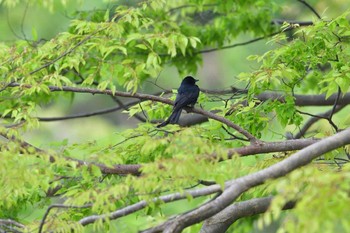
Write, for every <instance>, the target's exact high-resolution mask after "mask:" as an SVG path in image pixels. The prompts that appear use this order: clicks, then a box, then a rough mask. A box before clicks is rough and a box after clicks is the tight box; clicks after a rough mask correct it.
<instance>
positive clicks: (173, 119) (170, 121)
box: [157, 108, 182, 128]
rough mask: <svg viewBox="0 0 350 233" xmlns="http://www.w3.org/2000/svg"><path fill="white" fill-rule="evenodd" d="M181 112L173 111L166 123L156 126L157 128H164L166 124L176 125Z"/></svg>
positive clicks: (178, 110)
mask: <svg viewBox="0 0 350 233" xmlns="http://www.w3.org/2000/svg"><path fill="white" fill-rule="evenodd" d="M181 111H182V109H181V108H180V109H174V110H173V112H172V113H171V115H170V116H169V118H168V119H166V121H164V122H163V123H161V124H159V125H157V128H160V127H164V126H166V125H167V124H177V123H178V122H179V119H180V116H181Z"/></svg>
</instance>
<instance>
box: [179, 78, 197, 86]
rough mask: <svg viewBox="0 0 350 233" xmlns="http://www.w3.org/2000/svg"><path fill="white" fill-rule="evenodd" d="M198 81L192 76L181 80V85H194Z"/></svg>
mask: <svg viewBox="0 0 350 233" xmlns="http://www.w3.org/2000/svg"><path fill="white" fill-rule="evenodd" d="M198 81H199V80H198V79H194V78H193V77H192V76H186V77H185V78H184V79H183V80H182V83H184V84H193V85H194V84H195V83H196V82H198Z"/></svg>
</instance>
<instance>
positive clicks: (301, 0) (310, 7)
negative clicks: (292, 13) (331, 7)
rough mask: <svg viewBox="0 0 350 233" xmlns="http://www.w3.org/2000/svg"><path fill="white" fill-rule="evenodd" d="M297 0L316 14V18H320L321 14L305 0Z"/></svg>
mask: <svg viewBox="0 0 350 233" xmlns="http://www.w3.org/2000/svg"><path fill="white" fill-rule="evenodd" d="M297 1H298V2H300V3H302V4H304V5H305V6H306V7H307V8H309V9H310V10H311V11H312V12H313V13H314V14H315V15H316V16H317V18H318V19H322V18H321V16H320V15H319V14H318V13H317V11H316V10H315V9H314V8H313V7H312V6H311V5H310V4H309V3H307V2H306V1H305V0H297Z"/></svg>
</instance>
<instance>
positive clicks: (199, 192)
mask: <svg viewBox="0 0 350 233" xmlns="http://www.w3.org/2000/svg"><path fill="white" fill-rule="evenodd" d="M299 141H300V142H301V143H300V144H299V145H302V144H304V146H306V145H311V144H312V143H315V142H316V140H312V139H308V140H290V143H291V144H298V142H299ZM282 144H283V142H281V143H271V146H266V147H267V148H268V147H270V148H271V149H272V148H273V146H272V145H275V146H276V147H278V148H279V147H280V146H281V145H282ZM248 148H254V146H253V145H252V146H249V147H248ZM290 148H291V149H292V148H293V147H290ZM294 149H295V147H294ZM294 149H293V150H294ZM232 150H234V149H232ZM236 150H239V149H236ZM247 151H249V149H246V147H243V149H242V153H247ZM253 151H254V150H253ZM230 183H232V181H230V182H226V186H229V185H230ZM220 191H221V187H220V186H219V185H216V184H215V185H211V186H208V187H206V188H201V189H194V190H188V191H185V192H184V193H174V194H169V195H165V196H161V197H159V198H154V199H153V200H152V201H153V202H158V201H160V200H161V201H163V202H165V203H168V202H173V201H177V200H181V199H185V198H187V197H188V196H192V197H193V198H196V197H201V196H207V195H210V194H214V193H218V192H220ZM147 205H148V203H147V202H146V201H140V202H137V203H135V204H133V205H130V206H127V207H125V208H122V209H119V210H117V211H114V212H112V213H109V214H103V215H92V216H88V217H85V218H83V219H81V220H80V221H79V222H80V223H81V224H82V225H84V226H85V225H88V224H91V223H94V222H95V221H97V220H103V219H106V218H109V219H111V220H113V219H117V218H120V217H123V216H126V215H129V214H132V213H134V212H136V211H139V210H141V209H144V208H145V207H147Z"/></svg>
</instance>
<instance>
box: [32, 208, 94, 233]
mask: <svg viewBox="0 0 350 233" xmlns="http://www.w3.org/2000/svg"><path fill="white" fill-rule="evenodd" d="M90 207H92V204H86V205H82V206H75V205H64V204H53V205H50V206H49V207H48V208H47V210H46V211H45V214H44V216H43V218H42V220H41V222H40V226H39V231H38V233H42V230H43V227H44V224H45V221H46V218H47V216H48V215H49V213H50V211H51V210H52V209H54V208H60V209H85V208H90Z"/></svg>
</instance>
